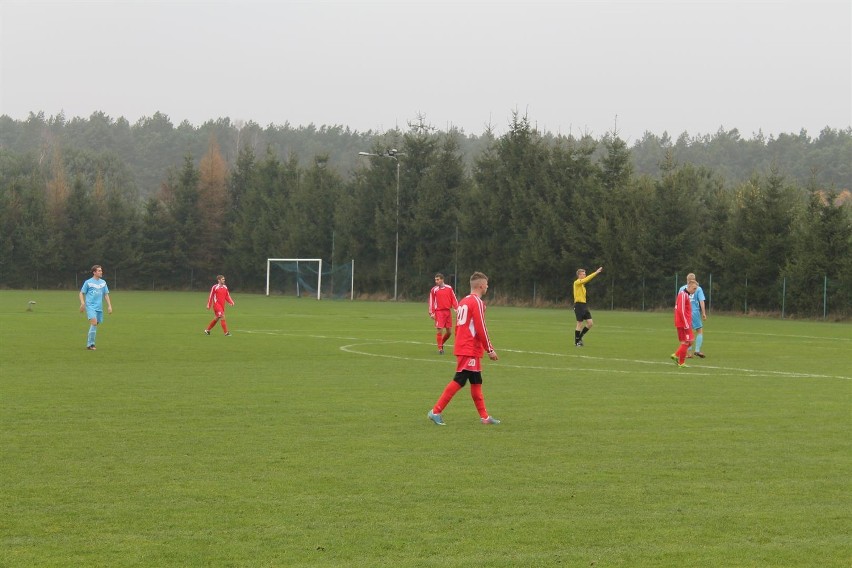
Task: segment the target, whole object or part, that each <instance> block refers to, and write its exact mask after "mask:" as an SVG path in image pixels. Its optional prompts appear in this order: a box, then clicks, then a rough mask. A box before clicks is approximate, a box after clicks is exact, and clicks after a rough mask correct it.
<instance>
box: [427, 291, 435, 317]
mask: <svg viewBox="0 0 852 568" xmlns="http://www.w3.org/2000/svg"><path fill="white" fill-rule="evenodd" d="M434 305H435V288H430V289H429V305H428V306H426V308H427V313H428V314H429V317H430V318H432V319H435V310H434V308H433V306H434Z"/></svg>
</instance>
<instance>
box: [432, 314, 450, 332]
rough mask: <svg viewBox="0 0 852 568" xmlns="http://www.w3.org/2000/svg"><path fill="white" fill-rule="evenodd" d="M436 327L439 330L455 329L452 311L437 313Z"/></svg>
mask: <svg viewBox="0 0 852 568" xmlns="http://www.w3.org/2000/svg"><path fill="white" fill-rule="evenodd" d="M435 327H436V328H438V329H451V328H452V327H453V314H452V312H450V310H438V311H437V312H435Z"/></svg>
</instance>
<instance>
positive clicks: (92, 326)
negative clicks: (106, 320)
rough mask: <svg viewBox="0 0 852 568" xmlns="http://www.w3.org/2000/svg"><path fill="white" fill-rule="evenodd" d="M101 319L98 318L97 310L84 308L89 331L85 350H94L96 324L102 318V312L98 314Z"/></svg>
mask: <svg viewBox="0 0 852 568" xmlns="http://www.w3.org/2000/svg"><path fill="white" fill-rule="evenodd" d="M100 314H101V317H100V318H99V317H98V312H97V310H93V309H91V308H89V307H88V306H87V307H86V317H87V318H89V331H88V333H87V334H86V349H91V350H94V349H95V339H96V338H97V334H98V322H100V320H101V319H102V318H103V312H100Z"/></svg>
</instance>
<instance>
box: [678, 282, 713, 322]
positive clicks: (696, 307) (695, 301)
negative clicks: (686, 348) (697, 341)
mask: <svg viewBox="0 0 852 568" xmlns="http://www.w3.org/2000/svg"><path fill="white" fill-rule="evenodd" d="M684 290H686V284H684V285H683V286H681V287H680V290H678V292H683V291H684ZM704 300H706V298H705V297H704V290H702V289H701V286H699V287H698V288H696V289H695V292H694V293H692V294H690V295H689V304H690V305H691V306H692V329H699V328H702V327H704V321H703V320H702V319H701V304H700V303H699V302H703V301H704Z"/></svg>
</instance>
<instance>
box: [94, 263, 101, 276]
mask: <svg viewBox="0 0 852 568" xmlns="http://www.w3.org/2000/svg"><path fill="white" fill-rule="evenodd" d="M98 268H103V266H101V265H100V264H95V265H92V274H94V273H95V270H97V269H98Z"/></svg>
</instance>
